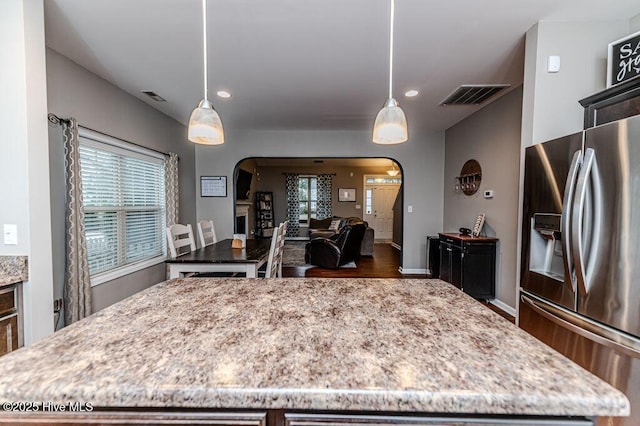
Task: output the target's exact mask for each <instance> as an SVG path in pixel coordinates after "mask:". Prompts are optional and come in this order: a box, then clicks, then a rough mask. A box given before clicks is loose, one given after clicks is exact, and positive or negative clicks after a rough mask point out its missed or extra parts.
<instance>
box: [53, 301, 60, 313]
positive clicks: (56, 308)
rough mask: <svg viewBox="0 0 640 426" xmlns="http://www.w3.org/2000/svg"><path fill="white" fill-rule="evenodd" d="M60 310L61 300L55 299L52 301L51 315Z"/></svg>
mask: <svg viewBox="0 0 640 426" xmlns="http://www.w3.org/2000/svg"><path fill="white" fill-rule="evenodd" d="M61 310H62V299H55V300H54V301H53V313H54V314H57V313H58V312H60V311H61Z"/></svg>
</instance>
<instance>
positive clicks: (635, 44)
mask: <svg viewBox="0 0 640 426" xmlns="http://www.w3.org/2000/svg"><path fill="white" fill-rule="evenodd" d="M637 76H640V32H637V33H634V34H631V35H629V36H626V37H625V38H621V39H620V40H616V41H614V42H612V43H609V53H608V55H607V87H611V86H615V85H616V84H620V83H622V82H623V81H627V80H629V79H631V78H634V77H637Z"/></svg>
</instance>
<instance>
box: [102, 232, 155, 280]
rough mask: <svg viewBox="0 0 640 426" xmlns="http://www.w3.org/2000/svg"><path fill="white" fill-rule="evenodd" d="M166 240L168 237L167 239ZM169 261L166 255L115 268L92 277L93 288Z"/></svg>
mask: <svg viewBox="0 0 640 426" xmlns="http://www.w3.org/2000/svg"><path fill="white" fill-rule="evenodd" d="M165 238H166V237H165ZM165 260H167V256H166V255H162V256H156V257H152V258H151V259H145V260H142V261H140V262H136V263H130V264H128V265H125V266H122V267H120V268H114V269H111V270H110V271H106V272H101V273H99V274H95V275H91V276H90V279H91V287H95V286H97V285H100V284H104V283H106V282H109V281H113V280H115V279H117V278H121V277H124V276H125V275H129V274H133V273H134V272H138V271H142V270H143V269H147V268H150V267H152V266H155V265H159V264H160V263H164V261H165Z"/></svg>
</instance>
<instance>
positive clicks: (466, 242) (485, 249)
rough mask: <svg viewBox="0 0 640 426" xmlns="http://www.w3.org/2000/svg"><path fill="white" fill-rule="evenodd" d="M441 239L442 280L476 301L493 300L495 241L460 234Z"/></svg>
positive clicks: (494, 286) (443, 235) (441, 237)
mask: <svg viewBox="0 0 640 426" xmlns="http://www.w3.org/2000/svg"><path fill="white" fill-rule="evenodd" d="M439 236H440V279H441V280H443V281H446V282H448V283H451V284H453V285H455V286H456V287H458V288H459V289H461V290H462V291H464V292H465V293H467V294H468V295H470V296H472V297H475V298H476V299H493V298H494V297H495V294H496V291H495V288H496V246H497V243H498V240H497V239H496V238H485V237H478V238H472V237H470V236H464V235H458V234H439Z"/></svg>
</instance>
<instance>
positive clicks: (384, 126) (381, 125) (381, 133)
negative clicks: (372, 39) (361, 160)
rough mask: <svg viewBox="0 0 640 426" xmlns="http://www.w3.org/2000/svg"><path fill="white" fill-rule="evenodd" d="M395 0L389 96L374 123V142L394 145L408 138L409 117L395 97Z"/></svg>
mask: <svg viewBox="0 0 640 426" xmlns="http://www.w3.org/2000/svg"><path fill="white" fill-rule="evenodd" d="M394 15H395V0H391V13H390V26H389V27H390V31H389V33H390V36H389V98H388V99H387V101H386V102H385V103H384V106H383V107H382V109H381V110H380V112H378V115H377V116H376V121H375V123H374V125H373V142H374V143H378V144H384V145H392V144H397V143H402V142H405V141H406V140H407V139H408V131H407V118H406V117H405V115H404V111H402V108H400V107H399V106H398V102H397V101H396V100H395V99H394V98H393V20H394Z"/></svg>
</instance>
